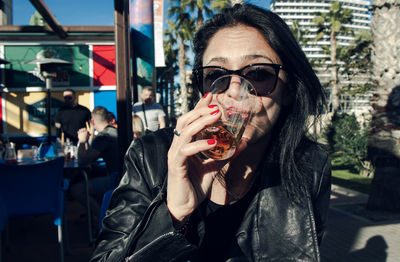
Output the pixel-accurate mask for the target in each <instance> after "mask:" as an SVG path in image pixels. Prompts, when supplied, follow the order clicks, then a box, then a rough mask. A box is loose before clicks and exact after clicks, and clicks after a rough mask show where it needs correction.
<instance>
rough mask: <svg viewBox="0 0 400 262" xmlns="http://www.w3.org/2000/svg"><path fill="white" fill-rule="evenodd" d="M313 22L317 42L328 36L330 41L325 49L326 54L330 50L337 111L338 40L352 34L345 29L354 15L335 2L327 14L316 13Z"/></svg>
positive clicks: (331, 101) (334, 102) (331, 100)
mask: <svg viewBox="0 0 400 262" xmlns="http://www.w3.org/2000/svg"><path fill="white" fill-rule="evenodd" d="M315 15H316V17H314V19H313V22H314V23H315V25H316V27H317V36H316V37H315V40H316V41H318V40H320V39H322V38H323V37H324V36H328V38H329V41H330V47H329V48H326V47H325V48H323V50H324V51H325V52H326V51H328V50H329V57H330V64H329V67H330V70H331V81H330V86H331V94H330V99H329V101H330V103H331V104H332V109H333V111H337V109H338V108H339V97H338V89H339V66H338V60H337V51H338V45H337V43H336V38H337V36H338V35H346V34H352V29H351V28H350V27H345V25H346V24H350V23H351V19H352V13H351V10H349V9H344V8H342V4H341V3H339V2H333V3H332V4H331V7H330V9H329V12H327V13H321V12H316V13H315Z"/></svg>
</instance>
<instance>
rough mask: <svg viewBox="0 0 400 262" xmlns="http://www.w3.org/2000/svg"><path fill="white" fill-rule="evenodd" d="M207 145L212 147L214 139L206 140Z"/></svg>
mask: <svg viewBox="0 0 400 262" xmlns="http://www.w3.org/2000/svg"><path fill="white" fill-rule="evenodd" d="M207 144H209V145H214V144H215V139H208V140H207Z"/></svg>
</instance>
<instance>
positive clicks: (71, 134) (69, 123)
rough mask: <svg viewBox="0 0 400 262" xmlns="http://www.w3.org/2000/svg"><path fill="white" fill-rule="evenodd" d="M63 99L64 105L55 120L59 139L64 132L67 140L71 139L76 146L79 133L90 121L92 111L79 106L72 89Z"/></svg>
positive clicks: (66, 92)
mask: <svg viewBox="0 0 400 262" xmlns="http://www.w3.org/2000/svg"><path fill="white" fill-rule="evenodd" d="M63 97H64V105H63V106H62V107H61V108H60V109H59V110H58V112H57V113H56V115H55V118H54V122H55V127H56V129H57V137H61V132H64V135H65V139H67V138H69V139H70V140H71V141H72V143H74V144H76V143H77V142H78V135H77V131H78V130H79V129H80V128H82V127H85V126H86V122H88V121H90V117H91V116H90V110H89V109H87V108H86V107H84V106H81V105H79V104H78V101H77V98H76V93H75V91H74V90H72V89H67V90H65V91H64V92H63Z"/></svg>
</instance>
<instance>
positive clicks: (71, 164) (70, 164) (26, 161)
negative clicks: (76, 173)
mask: <svg viewBox="0 0 400 262" xmlns="http://www.w3.org/2000/svg"><path fill="white" fill-rule="evenodd" d="M51 159H53V158H45V159H31V158H22V159H17V160H16V161H15V162H7V161H5V160H4V159H0V164H7V165H18V166H24V165H34V164H40V163H44V162H46V161H48V160H51ZM87 167H89V165H87V164H79V163H78V160H76V159H71V160H69V161H65V162H64V169H82V168H87Z"/></svg>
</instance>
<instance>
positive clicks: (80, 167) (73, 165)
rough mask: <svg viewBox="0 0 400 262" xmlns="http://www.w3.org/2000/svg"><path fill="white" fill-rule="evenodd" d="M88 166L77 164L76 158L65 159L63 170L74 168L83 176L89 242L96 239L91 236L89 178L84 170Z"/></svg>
mask: <svg viewBox="0 0 400 262" xmlns="http://www.w3.org/2000/svg"><path fill="white" fill-rule="evenodd" d="M88 168H89V165H87V164H79V163H78V160H77V159H76V158H72V159H66V161H65V162H64V170H65V171H68V170H69V171H71V170H76V171H78V172H77V173H79V174H81V175H82V176H83V179H84V181H85V197H86V209H87V217H88V233H89V242H90V243H94V242H95V240H96V239H95V238H94V237H93V233H92V216H91V210H90V200H89V178H88V174H87V172H86V170H87V169H88Z"/></svg>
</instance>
